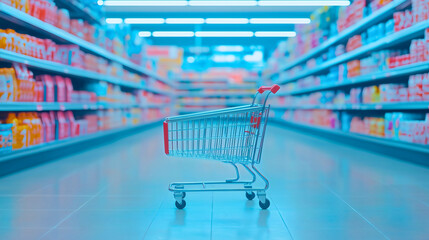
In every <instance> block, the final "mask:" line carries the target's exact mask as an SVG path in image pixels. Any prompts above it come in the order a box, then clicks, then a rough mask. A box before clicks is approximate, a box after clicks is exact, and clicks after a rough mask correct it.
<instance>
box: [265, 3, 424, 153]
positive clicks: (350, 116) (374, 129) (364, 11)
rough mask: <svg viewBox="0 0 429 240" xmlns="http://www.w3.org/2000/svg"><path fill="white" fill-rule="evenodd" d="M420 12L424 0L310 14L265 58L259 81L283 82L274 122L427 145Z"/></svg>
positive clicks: (352, 5)
mask: <svg viewBox="0 0 429 240" xmlns="http://www.w3.org/2000/svg"><path fill="white" fill-rule="evenodd" d="M428 10H429V1H426V0H413V1H401V0H398V1H378V0H374V1H360V0H356V1H352V3H351V5H350V6H346V7H325V8H320V9H318V10H317V11H316V12H314V13H313V15H312V20H313V21H312V22H311V24H309V25H296V27H295V29H296V31H297V37H296V38H290V39H288V40H287V41H283V42H281V43H280V44H279V45H278V47H277V49H276V50H275V51H274V53H273V54H272V55H271V57H270V59H269V60H268V67H267V69H266V71H265V72H264V78H265V81H266V82H274V83H278V84H279V83H280V84H283V88H282V92H281V93H280V94H279V95H281V96H279V97H277V98H276V99H275V100H273V101H276V102H275V103H273V105H274V106H273V107H274V108H275V118H276V119H281V121H286V122H287V123H299V124H301V125H302V124H305V125H308V126H321V127H325V128H329V129H333V130H335V131H343V132H346V133H357V134H364V135H370V136H373V137H377V138H385V139H388V140H390V141H403V142H411V143H415V144H420V145H429V118H428V115H427V113H428V109H429V80H428V74H427V72H429V62H428V61H429V28H428V27H429V22H428V17H429V16H428V12H429V11H428ZM282 63H283V64H282ZM314 129H315V130H316V131H317V130H318V128H314ZM350 136H353V135H350ZM423 151H426V150H423Z"/></svg>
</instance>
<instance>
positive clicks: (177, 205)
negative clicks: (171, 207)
mask: <svg viewBox="0 0 429 240" xmlns="http://www.w3.org/2000/svg"><path fill="white" fill-rule="evenodd" d="M176 207H177V209H184V208H185V207H186V201H185V200H182V204H180V203H179V202H178V201H176Z"/></svg>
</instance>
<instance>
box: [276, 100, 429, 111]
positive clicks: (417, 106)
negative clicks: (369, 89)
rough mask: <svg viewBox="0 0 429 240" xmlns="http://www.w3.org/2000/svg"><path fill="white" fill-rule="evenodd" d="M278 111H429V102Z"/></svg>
mask: <svg viewBox="0 0 429 240" xmlns="http://www.w3.org/2000/svg"><path fill="white" fill-rule="evenodd" d="M272 108H277V109H329V110H337V111H354V110H366V111H387V110H429V102H400V103H374V104H339V105H335V104H324V105H300V106H278V105H273V106H272Z"/></svg>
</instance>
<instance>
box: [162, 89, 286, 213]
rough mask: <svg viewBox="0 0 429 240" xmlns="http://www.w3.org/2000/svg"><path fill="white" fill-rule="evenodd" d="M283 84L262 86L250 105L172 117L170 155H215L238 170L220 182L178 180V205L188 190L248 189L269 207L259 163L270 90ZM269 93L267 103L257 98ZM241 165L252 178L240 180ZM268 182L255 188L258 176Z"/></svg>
mask: <svg viewBox="0 0 429 240" xmlns="http://www.w3.org/2000/svg"><path fill="white" fill-rule="evenodd" d="M279 89H280V87H279V86H278V85H276V84H275V85H273V86H271V87H260V88H259V89H258V91H257V92H256V94H255V96H254V98H253V102H252V104H250V105H244V106H239V107H232V108H225V109H219V110H213V111H206V112H200V113H194V114H187V115H181V116H175V117H168V118H166V119H165V122H164V146H165V153H166V154H167V155H169V156H176V157H186V158H198V159H213V160H218V161H222V162H224V163H228V164H231V165H232V166H233V167H234V169H235V173H236V177H235V178H234V179H228V180H225V181H218V182H175V183H171V184H170V186H169V190H170V191H172V192H173V193H174V198H175V199H176V207H177V208H178V209H183V208H184V207H185V206H186V201H185V200H184V198H185V196H186V192H202V191H244V192H246V197H247V199H249V200H252V199H253V198H255V192H256V195H257V196H258V198H259V206H260V207H261V208H262V209H267V208H268V207H269V206H270V201H269V200H268V199H267V198H266V191H267V189H268V186H269V182H268V179H267V178H266V177H265V176H264V175H262V173H261V172H260V171H259V170H258V169H257V168H256V167H255V164H259V163H260V162H261V153H262V147H263V144H264V136H265V129H266V127H267V120H268V114H269V111H270V106H269V105H268V106H266V103H267V99H268V96H269V95H270V93H274V94H275V93H276V92H277V91H278V90H279ZM264 92H267V93H266V96H265V98H262V100H263V103H262V104H258V103H256V100H257V98H258V96H259V95H262V94H263V93H264ZM237 165H241V166H243V168H244V169H245V170H247V172H249V173H250V175H251V176H252V180H248V181H240V171H239V168H238V167H237ZM258 177H259V178H260V179H262V181H263V182H264V184H265V186H264V187H259V188H254V187H253V184H255V183H256V181H257V178H258Z"/></svg>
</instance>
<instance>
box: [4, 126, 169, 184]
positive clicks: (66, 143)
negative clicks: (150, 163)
mask: <svg viewBox="0 0 429 240" xmlns="http://www.w3.org/2000/svg"><path fill="white" fill-rule="evenodd" d="M161 120H162V119H157V120H154V121H149V122H145V123H141V124H138V125H132V126H125V127H121V128H116V129H110V130H105V131H99V132H97V133H92V134H87V135H83V136H79V137H74V138H68V139H64V140H57V141H54V142H49V143H43V144H39V145H35V146H31V147H28V148H24V149H20V150H15V151H12V152H9V153H6V154H5V155H2V156H0V175H2V176H3V175H5V174H8V173H11V172H14V171H18V170H21V169H24V168H27V167H31V166H33V165H35V164H39V163H42V162H46V161H49V160H51V159H55V158H60V157H64V156H65V155H66V154H68V153H70V154H72V153H75V152H76V151H81V150H82V149H85V148H87V147H90V146H93V145H95V144H97V142H99V141H106V139H111V140H113V139H118V138H119V137H120V136H126V135H130V134H133V133H136V132H138V131H139V130H141V129H144V128H146V127H150V126H153V125H155V124H158V123H159V124H160V122H161ZM5 166H7V167H5Z"/></svg>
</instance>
